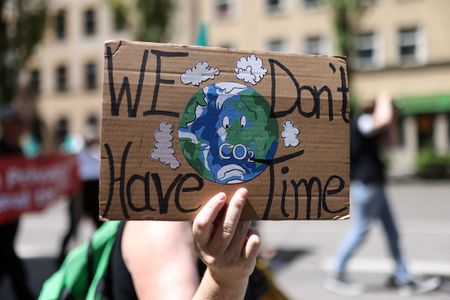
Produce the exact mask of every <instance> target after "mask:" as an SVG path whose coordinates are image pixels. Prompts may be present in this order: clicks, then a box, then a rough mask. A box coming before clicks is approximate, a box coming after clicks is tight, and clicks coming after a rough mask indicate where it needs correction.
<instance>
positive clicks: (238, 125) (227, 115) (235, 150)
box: [178, 82, 278, 184]
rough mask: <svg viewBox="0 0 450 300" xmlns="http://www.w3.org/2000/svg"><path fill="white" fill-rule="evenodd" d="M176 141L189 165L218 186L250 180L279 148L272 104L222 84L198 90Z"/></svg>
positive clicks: (243, 89)
mask: <svg viewBox="0 0 450 300" xmlns="http://www.w3.org/2000/svg"><path fill="white" fill-rule="evenodd" d="M179 122H180V124H179V130H178V140H179V143H180V148H181V151H182V152H183V155H184V156H185V158H186V160H187V161H188V163H189V164H190V165H191V166H192V168H194V169H195V170H196V171H197V172H198V173H199V174H200V175H201V176H203V177H204V178H206V179H208V180H211V181H213V182H216V183H222V184H233V183H241V182H245V181H248V180H251V179H253V178H255V177H256V176H258V175H259V174H261V173H262V172H263V171H264V169H265V168H266V167H267V164H266V163H264V162H258V161H255V160H254V159H257V160H270V159H272V158H273V157H274V155H275V152H276V149H277V146H278V124H277V121H276V119H273V118H271V117H270V105H269V103H268V102H267V100H266V99H265V98H264V97H263V96H262V95H260V94H258V93H257V92H256V91H255V90H254V89H253V88H251V87H248V86H246V85H243V84H239V83H235V82H220V83H215V84H211V85H208V86H206V87H205V88H203V89H201V90H199V91H198V92H196V93H195V94H194V95H193V96H192V98H191V99H190V100H189V102H188V103H187V105H186V107H185V109H184V111H183V113H182V115H181V117H180V120H179Z"/></svg>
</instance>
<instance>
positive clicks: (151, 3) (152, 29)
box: [136, 0, 173, 42]
mask: <svg viewBox="0 0 450 300" xmlns="http://www.w3.org/2000/svg"><path fill="white" fill-rule="evenodd" d="M172 8H173V4H172V1H170V0H137V9H138V11H139V12H140V14H141V19H140V22H139V23H140V24H139V26H138V31H137V35H136V37H137V39H138V40H141V41H150V42H163V41H165V40H166V39H167V26H168V25H169V21H170V17H171V13H172Z"/></svg>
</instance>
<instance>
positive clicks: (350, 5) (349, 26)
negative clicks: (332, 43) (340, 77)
mask: <svg viewBox="0 0 450 300" xmlns="http://www.w3.org/2000/svg"><path fill="white" fill-rule="evenodd" d="M328 2H329V3H330V6H331V10H332V15H333V24H334V29H335V34H336V41H337V46H338V49H339V51H340V52H341V54H342V55H344V56H346V57H347V72H348V78H349V79H350V77H351V75H352V74H353V68H352V67H353V66H352V61H353V57H354V55H355V51H354V42H353V41H354V37H355V36H356V35H357V34H358V28H359V22H360V19H361V16H362V14H363V12H364V10H365V8H366V7H367V4H366V5H364V0H329V1H328Z"/></svg>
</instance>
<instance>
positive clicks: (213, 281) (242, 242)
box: [192, 188, 260, 299]
mask: <svg viewBox="0 0 450 300" xmlns="http://www.w3.org/2000/svg"><path fill="white" fill-rule="evenodd" d="M247 195H248V191H247V190H246V189H243V188H242V189H239V190H238V191H237V192H236V193H235V194H234V196H233V197H232V199H231V200H230V203H229V204H228V207H226V206H225V198H226V195H225V194H224V193H219V194H217V195H216V196H214V197H213V198H212V199H211V200H209V202H208V203H207V204H206V205H205V207H204V208H203V209H202V210H201V211H200V213H199V214H198V215H197V217H196V218H195V221H194V224H193V228H192V230H193V234H194V240H195V244H196V249H197V254H198V256H199V257H200V258H201V259H202V261H203V262H204V263H205V264H206V266H207V270H206V272H205V275H204V276H203V278H202V281H201V283H200V286H199V288H198V290H197V292H196V293H195V296H194V299H243V298H244V295H245V290H246V288H247V284H248V278H249V276H250V274H251V273H252V272H253V269H254V268H255V264H256V256H257V254H258V250H259V245H260V237H259V235H258V234H257V233H256V231H254V230H252V229H249V227H250V222H249V221H239V218H240V215H241V212H242V208H243V207H244V204H245V201H246V200H247ZM224 210H225V211H224Z"/></svg>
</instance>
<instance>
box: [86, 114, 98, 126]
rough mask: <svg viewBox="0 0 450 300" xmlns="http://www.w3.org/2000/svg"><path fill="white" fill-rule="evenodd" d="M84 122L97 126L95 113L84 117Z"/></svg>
mask: <svg viewBox="0 0 450 300" xmlns="http://www.w3.org/2000/svg"><path fill="white" fill-rule="evenodd" d="M86 124H87V125H88V126H95V127H96V126H98V118H97V116H96V115H95V114H91V115H89V117H88V118H87V119H86Z"/></svg>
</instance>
